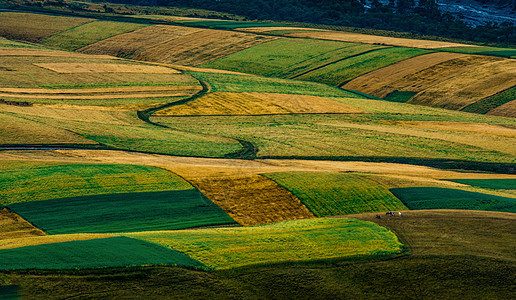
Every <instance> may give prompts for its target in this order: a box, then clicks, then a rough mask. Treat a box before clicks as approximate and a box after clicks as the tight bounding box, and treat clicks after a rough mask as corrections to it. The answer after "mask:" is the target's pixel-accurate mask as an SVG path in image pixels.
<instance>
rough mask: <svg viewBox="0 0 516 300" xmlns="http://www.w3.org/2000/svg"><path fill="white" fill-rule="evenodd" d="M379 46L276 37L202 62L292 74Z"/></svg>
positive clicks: (218, 66)
mask: <svg viewBox="0 0 516 300" xmlns="http://www.w3.org/2000/svg"><path fill="white" fill-rule="evenodd" d="M381 48H383V47H382V46H375V45H363V44H354V43H343V42H331V41H318V40H309V39H278V40H274V41H271V42H268V43H264V44H261V45H258V46H255V47H251V48H248V49H245V50H242V51H239V52H237V53H235V54H231V55H228V56H225V57H223V58H220V59H217V60H215V61H212V62H210V63H207V64H203V65H201V66H202V67H206V68H215V69H224V70H230V71H237V72H244V73H251V74H256V75H262V76H273V77H280V78H292V77H294V76H299V75H300V74H302V73H305V72H308V71H310V70H312V69H314V68H317V67H321V66H323V65H326V64H331V63H334V62H335V61H338V60H342V59H345V58H346V57H349V56H355V55H359V54H361V53H363V52H367V51H371V50H373V49H381Z"/></svg>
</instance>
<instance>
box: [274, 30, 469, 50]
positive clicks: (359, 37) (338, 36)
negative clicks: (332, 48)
mask: <svg viewBox="0 0 516 300" xmlns="http://www.w3.org/2000/svg"><path fill="white" fill-rule="evenodd" d="M279 29H281V28H276V30H279ZM286 35H287V36H293V37H303V38H312V39H321V40H332V41H342V42H353V43H364V44H378V43H380V44H386V45H392V46H400V47H410V48H421V49H437V48H445V47H468V46H471V47H474V46H472V45H465V44H458V43H449V42H439V41H429V40H413V39H404V38H396V37H388V36H377V35H368V34H361V33H351V32H341V31H314V32H310V31H301V32H293V33H289V34H286Z"/></svg>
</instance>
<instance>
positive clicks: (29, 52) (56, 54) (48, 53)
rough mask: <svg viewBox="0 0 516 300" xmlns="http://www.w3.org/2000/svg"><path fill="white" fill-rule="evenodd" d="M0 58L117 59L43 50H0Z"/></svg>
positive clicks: (106, 56)
mask: <svg viewBox="0 0 516 300" xmlns="http://www.w3.org/2000/svg"><path fill="white" fill-rule="evenodd" d="M0 56H48V57H78V58H95V59H97V58H98V59H119V58H118V57H113V56H109V55H91V54H82V53H75V52H65V51H57V50H45V49H24V48H0Z"/></svg>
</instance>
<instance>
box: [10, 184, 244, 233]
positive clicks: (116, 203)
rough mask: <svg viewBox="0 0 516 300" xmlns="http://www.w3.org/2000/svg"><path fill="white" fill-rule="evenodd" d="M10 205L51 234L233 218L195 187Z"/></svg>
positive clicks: (180, 226)
mask: <svg viewBox="0 0 516 300" xmlns="http://www.w3.org/2000/svg"><path fill="white" fill-rule="evenodd" d="M9 208H10V209H11V210H13V211H15V212H16V213H18V214H19V215H20V216H22V217H23V218H25V219H26V220H29V221H30V222H31V223H32V224H34V225H35V226H36V227H38V228H40V229H42V230H43V231H45V232H47V233H50V234H65V233H81V232H85V233H107V232H133V231H146V230H173V229H183V228H192V227H199V226H208V225H221V224H234V223H235V221H233V219H231V218H230V217H229V216H228V215H227V214H226V213H225V212H224V211H223V210H222V209H221V208H220V207H218V206H217V205H215V204H213V203H212V202H211V201H210V200H209V199H208V198H206V197H205V196H204V195H202V194H201V192H199V191H198V190H197V189H188V190H177V191H162V192H146V193H123V194H107V195H93V196H82V197H73V198H60V199H53V200H44V201H32V202H23V203H15V204H11V205H9Z"/></svg>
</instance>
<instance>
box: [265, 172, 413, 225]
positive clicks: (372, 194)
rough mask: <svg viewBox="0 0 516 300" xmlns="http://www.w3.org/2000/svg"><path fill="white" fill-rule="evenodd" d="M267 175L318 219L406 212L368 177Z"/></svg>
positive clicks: (384, 189) (334, 174)
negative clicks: (392, 211) (373, 213)
mask: <svg viewBox="0 0 516 300" xmlns="http://www.w3.org/2000/svg"><path fill="white" fill-rule="evenodd" d="M264 176H266V177H267V178H270V179H272V180H274V181H275V182H277V183H278V184H279V185H281V186H283V187H285V188H286V189H288V190H289V191H291V192H292V194H294V195H296V196H297V197H298V198H299V199H300V200H301V201H302V202H303V204H304V205H306V207H308V209H309V210H310V211H311V212H313V213H314V215H315V216H317V217H328V216H336V215H345V214H352V213H362V212H377V211H387V210H389V211H391V210H405V209H407V208H406V207H405V206H404V205H403V204H402V203H401V202H400V200H398V199H397V198H396V197H394V195H392V194H391V193H390V192H389V190H388V189H387V188H385V187H383V186H381V185H379V184H378V183H376V182H374V181H372V180H370V179H368V177H367V176H361V175H358V174H348V173H324V172H286V173H269V174H264Z"/></svg>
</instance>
